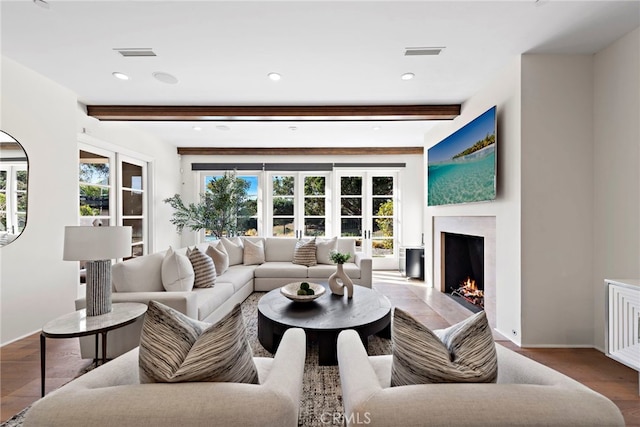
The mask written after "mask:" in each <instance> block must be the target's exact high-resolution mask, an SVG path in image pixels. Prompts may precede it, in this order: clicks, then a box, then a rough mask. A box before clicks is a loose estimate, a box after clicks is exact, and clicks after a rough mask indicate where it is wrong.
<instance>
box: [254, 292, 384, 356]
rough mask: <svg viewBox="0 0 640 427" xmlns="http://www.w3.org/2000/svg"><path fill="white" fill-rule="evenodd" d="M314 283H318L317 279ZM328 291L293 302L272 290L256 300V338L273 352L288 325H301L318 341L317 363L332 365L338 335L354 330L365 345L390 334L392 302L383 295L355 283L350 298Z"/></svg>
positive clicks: (293, 326)
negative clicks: (347, 330) (372, 337)
mask: <svg viewBox="0 0 640 427" xmlns="http://www.w3.org/2000/svg"><path fill="white" fill-rule="evenodd" d="M316 283H317V282H316ZM321 284H322V285H323V286H325V288H327V292H325V294H324V295H322V296H321V297H319V298H318V299H316V300H314V301H311V302H294V301H291V300H290V299H288V298H286V297H285V296H283V295H282V294H281V293H280V289H274V290H273V291H271V292H269V293H267V294H266V295H265V296H263V297H262V298H261V299H260V301H259V302H258V340H259V341H260V344H262V346H263V347H264V348H265V349H266V350H267V351H269V352H271V353H275V351H276V350H277V348H278V344H280V339H281V338H282V335H283V334H284V332H285V331H286V330H287V329H289V328H302V329H304V331H305V332H306V334H307V338H308V339H310V340H312V341H317V342H318V363H319V364H320V365H335V364H336V363H337V359H336V342H337V339H338V334H339V333H340V332H341V331H343V330H345V329H354V330H356V331H357V332H358V334H359V335H360V339H361V340H362V343H363V344H364V345H365V348H366V347H367V341H368V338H369V336H371V335H373V334H378V335H380V336H382V337H385V338H390V337H391V303H390V302H389V300H388V299H387V297H385V296H384V295H382V294H380V293H378V292H376V291H374V290H372V289H369V288H365V287H362V286H357V285H356V286H354V289H353V298H347V296H346V295H345V296H338V295H334V294H332V293H331V290H330V289H328V285H327V284H326V283H321Z"/></svg>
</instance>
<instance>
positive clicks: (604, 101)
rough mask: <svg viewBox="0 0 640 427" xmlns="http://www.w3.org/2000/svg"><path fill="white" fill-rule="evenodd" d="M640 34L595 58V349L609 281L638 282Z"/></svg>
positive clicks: (600, 337) (601, 342)
mask: <svg viewBox="0 0 640 427" xmlns="http://www.w3.org/2000/svg"><path fill="white" fill-rule="evenodd" d="M639 76H640V29H636V30H635V31H632V32H631V33H629V34H627V35H626V36H625V37H622V38H621V39H620V40H618V41H617V42H615V43H613V44H612V45H611V46H609V47H607V48H606V49H604V50H603V51H601V52H599V53H598V54H596V55H595V58H594V99H595V102H594V109H593V127H594V162H593V170H594V183H595V185H594V206H593V211H594V227H593V230H594V239H593V240H594V246H593V247H594V256H593V261H594V263H593V279H592V280H591V282H590V285H591V287H592V293H593V295H594V297H593V300H594V304H595V305H594V307H593V312H594V313H595V316H594V317H595V318H594V321H593V323H594V338H593V339H594V343H595V346H596V347H597V348H599V349H601V350H603V349H604V328H605V326H604V325H605V324H604V309H603V307H604V285H603V281H604V279H605V278H607V279H626V278H636V279H637V278H640V172H639V171H640V77H639Z"/></svg>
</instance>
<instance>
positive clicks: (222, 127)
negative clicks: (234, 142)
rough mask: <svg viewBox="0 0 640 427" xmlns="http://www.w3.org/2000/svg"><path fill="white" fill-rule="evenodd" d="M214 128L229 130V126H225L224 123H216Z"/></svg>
mask: <svg viewBox="0 0 640 427" xmlns="http://www.w3.org/2000/svg"><path fill="white" fill-rule="evenodd" d="M216 129H218V130H229V129H231V128H230V127H229V126H226V125H218V126H216Z"/></svg>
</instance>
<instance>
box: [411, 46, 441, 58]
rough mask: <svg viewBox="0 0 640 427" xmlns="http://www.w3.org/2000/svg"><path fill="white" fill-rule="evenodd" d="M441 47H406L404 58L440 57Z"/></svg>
mask: <svg viewBox="0 0 640 427" xmlns="http://www.w3.org/2000/svg"><path fill="white" fill-rule="evenodd" d="M442 49H444V48H443V47H407V48H405V51H404V56H427V55H431V56H433V55H440V52H442Z"/></svg>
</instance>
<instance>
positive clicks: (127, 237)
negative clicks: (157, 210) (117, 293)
mask: <svg viewBox="0 0 640 427" xmlns="http://www.w3.org/2000/svg"><path fill="white" fill-rule="evenodd" d="M128 256H131V227H87V226H67V227H65V229H64V254H63V256H62V259H64V260H65V261H86V263H87V264H86V267H87V316H99V315H101V314H106V313H109V312H110V311H111V260H112V259H114V258H123V257H128Z"/></svg>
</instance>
